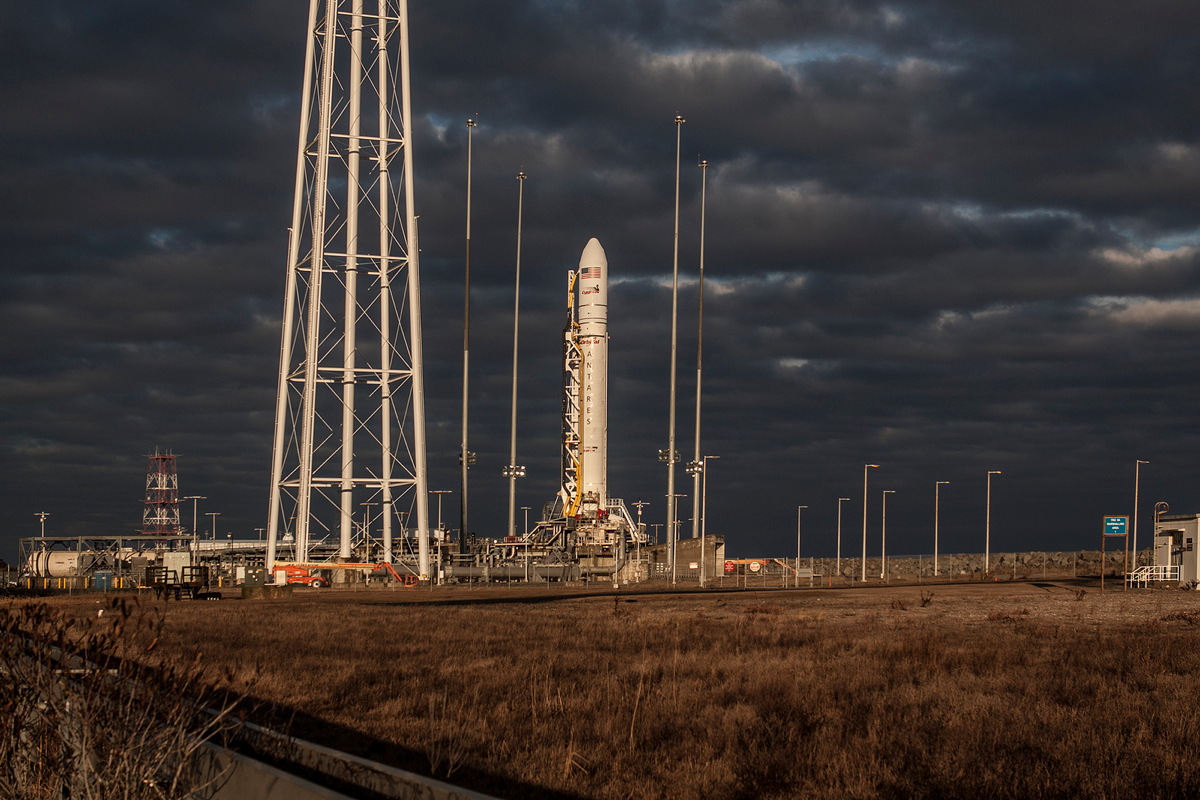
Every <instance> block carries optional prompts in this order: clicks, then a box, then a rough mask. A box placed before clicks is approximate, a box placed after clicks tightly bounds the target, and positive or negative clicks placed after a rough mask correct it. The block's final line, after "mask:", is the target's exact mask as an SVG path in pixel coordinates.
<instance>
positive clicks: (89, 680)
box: [0, 599, 235, 800]
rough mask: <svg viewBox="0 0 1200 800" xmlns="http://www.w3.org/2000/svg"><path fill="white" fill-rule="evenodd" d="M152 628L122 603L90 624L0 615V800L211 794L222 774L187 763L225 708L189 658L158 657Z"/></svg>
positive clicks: (219, 724) (51, 613) (36, 612)
mask: <svg viewBox="0 0 1200 800" xmlns="http://www.w3.org/2000/svg"><path fill="white" fill-rule="evenodd" d="M105 612H107V614H106V613H105ZM162 622H163V620H162V616H161V615H158V614H155V613H153V612H152V611H148V610H147V609H144V608H142V607H140V606H136V605H135V606H132V607H131V606H129V605H128V604H126V603H125V601H124V600H121V599H114V600H113V601H112V602H111V603H109V605H108V607H107V608H106V609H102V610H101V612H100V614H99V615H97V616H96V617H94V618H88V619H78V618H75V619H72V618H70V617H68V616H66V615H65V614H63V613H61V612H58V611H56V610H55V609H52V608H50V607H48V606H47V605H45V604H31V605H24V606H16V607H12V606H10V607H9V608H7V609H4V610H0V672H2V673H3V674H4V676H5V677H4V680H3V681H0V719H2V720H3V721H2V722H0V796H3V797H13V798H22V800H42V798H46V799H47V800H49V798H55V799H56V800H57V798H61V797H70V798H72V800H90V799H91V798H106V799H107V798H123V799H124V800H143V799H144V800H163V799H165V798H179V797H185V796H186V797H189V798H203V797H207V796H209V795H210V794H211V791H212V790H214V789H215V787H216V786H217V785H219V783H220V781H221V779H222V778H223V776H220V775H215V776H214V775H211V774H205V773H204V772H203V771H202V770H201V768H200V767H199V766H198V765H197V762H196V760H195V758H194V757H195V756H196V755H197V753H198V751H199V750H200V748H201V747H202V746H203V743H204V742H206V741H208V740H210V739H213V738H214V737H217V736H218V735H219V734H221V732H222V731H223V730H224V729H225V728H226V726H227V723H228V721H229V720H228V718H229V715H230V714H231V713H232V710H233V706H234V703H235V701H234V700H231V699H229V695H227V694H225V693H224V692H223V691H222V690H220V689H212V688H208V687H207V686H206V685H205V684H204V682H203V681H204V678H205V674H204V671H203V670H202V669H201V668H200V659H199V655H198V654H191V655H187V656H185V655H182V654H173V655H166V656H162V655H159V654H158V653H157V652H156V647H157V645H158V642H159V638H160V633H161V630H162ZM210 708H212V709H217V710H216V711H215V712H213V713H210V712H209V710H206V709H210Z"/></svg>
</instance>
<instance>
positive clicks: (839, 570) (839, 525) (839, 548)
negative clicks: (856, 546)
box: [834, 497, 850, 580]
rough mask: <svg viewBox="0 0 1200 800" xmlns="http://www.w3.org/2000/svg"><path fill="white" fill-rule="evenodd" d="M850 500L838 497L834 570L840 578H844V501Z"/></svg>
mask: <svg viewBox="0 0 1200 800" xmlns="http://www.w3.org/2000/svg"><path fill="white" fill-rule="evenodd" d="M848 502H850V498H849V497H839V498H838V513H837V566H836V567H834V571H835V572H837V576H838V580H841V578H842V503H848Z"/></svg>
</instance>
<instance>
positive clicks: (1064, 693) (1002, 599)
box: [160, 584, 1200, 800]
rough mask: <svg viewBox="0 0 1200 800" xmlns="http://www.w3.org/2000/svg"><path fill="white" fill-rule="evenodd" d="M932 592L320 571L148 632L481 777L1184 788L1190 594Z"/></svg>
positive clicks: (657, 785) (675, 791) (622, 784)
mask: <svg viewBox="0 0 1200 800" xmlns="http://www.w3.org/2000/svg"><path fill="white" fill-rule="evenodd" d="M932 598H933V595H932V594H929V593H927V592H921V591H919V590H917V589H916V588H914V587H908V588H899V589H870V590H867V589H863V590H832V591H825V590H818V591H812V590H800V591H791V592H781V591H774V592H740V593H719V594H708V595H678V594H641V595H634V594H628V593H626V594H622V595H621V596H620V597H618V598H616V599H614V598H613V597H612V596H611V595H610V596H604V595H581V594H569V593H566V592H564V591H563V590H561V589H559V590H557V591H552V590H536V589H527V588H526V589H496V590H483V591H480V590H475V591H471V592H467V591H463V590H460V591H449V590H438V591H433V592H428V591H409V592H377V593H369V592H360V593H351V592H330V591H328V590H326V591H324V592H305V593H303V594H301V593H299V592H298V593H297V596H296V597H295V598H294V599H292V600H290V601H270V600H264V601H258V600H255V601H249V600H247V601H243V600H233V599H227V600H225V601H223V602H220V603H192V604H187V603H183V604H178V603H171V604H170V606H169V610H168V613H167V625H166V634H165V636H164V639H163V642H162V644H161V645H160V646H161V647H163V648H167V649H178V650H179V651H181V652H183V651H185V650H188V649H189V648H191V647H193V646H194V645H196V644H198V643H199V644H200V645H201V646H202V647H203V649H204V657H205V660H206V662H207V663H209V664H210V665H216V666H220V667H222V668H225V667H229V668H232V669H234V670H242V671H245V673H246V675H247V677H249V676H250V675H251V674H254V673H256V671H257V670H258V669H259V668H260V666H261V674H258V683H257V685H256V686H255V692H256V693H257V694H258V695H259V697H260V698H261V699H263V700H266V701H269V702H272V703H275V704H278V705H279V706H282V707H285V708H288V709H293V710H296V711H298V712H300V714H301V717H298V718H297V719H298V720H299V722H298V725H299V729H298V730H297V734H298V735H302V736H306V737H308V738H318V739H320V738H322V736H323V735H324V736H325V737H326V738H327V739H329V740H330V741H329V743H330V744H332V745H333V746H347V747H351V746H353V747H359V748H362V747H365V746H366V745H364V744H363V742H364V741H368V740H376V741H377V742H381V743H384V745H385V746H381V747H372V748H370V752H368V753H366V754H367V755H369V756H370V757H372V758H377V759H380V760H393V761H398V762H402V763H401V765H402V766H408V767H410V768H411V767H412V766H414V765H413V764H412V763H403V762H404V759H403V758H402V757H400V755H398V754H401V753H403V752H405V751H408V752H416V753H418V754H421V756H422V757H421V759H420V760H421V761H423V763H421V764H417V765H415V766H418V767H420V768H421V769H423V770H425V771H427V772H431V773H433V774H435V775H437V776H438V777H447V776H448V777H449V778H450V780H451V781H456V782H457V781H461V782H463V783H465V784H468V785H474V786H476V787H477V788H480V789H483V790H485V791H492V792H494V793H496V794H505V793H506V791H507V793H509V794H511V793H512V792H513V791H514V789H513V787H514V786H521V787H523V789H522V792H521V793H522V794H523V796H536V795H537V794H538V792H537V791H536V789H537V787H541V788H542V789H544V792H542V794H543V796H552V795H554V794H566V795H575V796H579V797H586V798H604V799H605V800H608V799H610V798H611V799H612V800H631V799H640V798H645V799H647V800H650V799H652V798H682V799H685V800H686V799H687V798H718V799H719V798H729V799H730V800H734V799H735V798H751V797H753V798H808V797H811V798H828V797H844V798H949V797H968V796H970V797H980V798H1027V797H1038V798H1042V797H1064V798H1065V797H1105V796H1118V795H1129V794H1131V793H1133V794H1136V795H1137V796H1139V797H1159V798H1174V797H1180V798H1183V797H1189V798H1190V797H1195V796H1198V795H1200V760H1197V759H1196V758H1195V757H1194V755H1193V752H1192V751H1193V749H1194V746H1195V742H1196V741H1197V737H1198V735H1200V721H1198V720H1197V718H1196V716H1195V715H1194V714H1192V713H1190V712H1191V708H1192V705H1193V703H1194V700H1193V697H1194V693H1195V686H1196V683H1197V680H1198V679H1200V645H1198V643H1197V640H1196V635H1195V628H1194V625H1195V622H1196V619H1197V616H1196V614H1197V612H1195V611H1193V610H1192V608H1193V607H1194V606H1195V605H1196V603H1197V602H1198V601H1197V598H1196V596H1195V595H1194V594H1191V593H1183V592H1139V593H1133V592H1130V593H1121V592H1107V593H1104V594H1100V593H1099V592H1095V591H1093V592H1091V593H1088V594H1087V595H1086V597H1085V596H1084V595H1083V594H1080V593H1078V592H1077V591H1076V590H1075V589H1074V588H1071V587H1067V586H1060V587H1052V586H1047V585H1045V584H1042V585H1019V584H1002V585H986V584H984V585H980V584H974V585H971V586H966V587H945V586H939V587H938V591H937V601H936V602H932ZM305 720H307V721H305ZM314 721H315V722H316V724H314ZM347 730H348V731H353V732H356V733H357V734H361V736H362V737H366V738H364V739H358V740H354V741H351V740H348V739H345V738H339V736H341V733H344V732H345V731H347ZM409 761H410V762H411V759H410V760H409ZM480 776H484V777H480ZM506 782H511V783H508V784H506ZM506 787H507V789H506Z"/></svg>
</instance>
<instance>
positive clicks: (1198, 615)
mask: <svg viewBox="0 0 1200 800" xmlns="http://www.w3.org/2000/svg"><path fill="white" fill-rule="evenodd" d="M1162 621H1163V622H1183V623H1186V624H1188V625H1200V611H1173V612H1171V613H1170V614H1167V615H1165V616H1163V617H1162Z"/></svg>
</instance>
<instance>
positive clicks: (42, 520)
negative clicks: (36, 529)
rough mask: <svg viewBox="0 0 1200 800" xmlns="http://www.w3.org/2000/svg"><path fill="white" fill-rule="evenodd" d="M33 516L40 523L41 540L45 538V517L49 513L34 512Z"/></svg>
mask: <svg viewBox="0 0 1200 800" xmlns="http://www.w3.org/2000/svg"><path fill="white" fill-rule="evenodd" d="M33 515H34V516H35V517H37V518H38V519H39V520H41V522H42V538H43V539H45V538H46V517H48V516H50V512H49V511H35V512H33Z"/></svg>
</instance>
